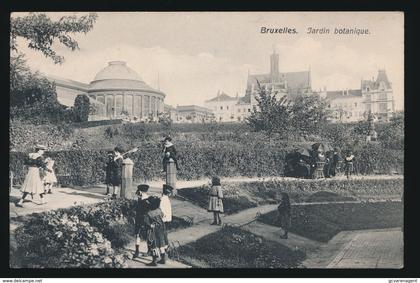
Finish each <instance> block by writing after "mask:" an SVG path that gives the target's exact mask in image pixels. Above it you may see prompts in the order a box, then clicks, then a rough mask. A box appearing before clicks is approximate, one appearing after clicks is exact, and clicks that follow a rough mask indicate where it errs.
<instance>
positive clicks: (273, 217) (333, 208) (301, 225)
mask: <svg viewBox="0 0 420 283" xmlns="http://www.w3.org/2000/svg"><path fill="white" fill-rule="evenodd" d="M403 211H404V209H403V203H402V202H396V201H395V202H394V201H388V202H372V203H369V202H363V203H329V204H308V205H294V206H292V227H291V229H290V231H291V232H292V233H295V234H298V235H300V236H303V237H306V238H309V239H313V240H316V241H320V242H328V241H329V240H330V239H331V238H333V237H334V236H335V235H336V234H338V233H339V232H341V231H345V230H365V229H384V228H394V227H402V226H403V218H404V217H403ZM259 220H260V221H261V222H263V223H266V224H270V225H274V226H280V225H279V222H278V215H277V211H272V212H269V213H267V214H263V215H262V216H261V217H260V219H259Z"/></svg>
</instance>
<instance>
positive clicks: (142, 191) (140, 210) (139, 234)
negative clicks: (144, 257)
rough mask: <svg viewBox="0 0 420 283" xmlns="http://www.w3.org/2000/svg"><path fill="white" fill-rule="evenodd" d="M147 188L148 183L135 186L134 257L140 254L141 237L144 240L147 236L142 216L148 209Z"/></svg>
mask: <svg viewBox="0 0 420 283" xmlns="http://www.w3.org/2000/svg"><path fill="white" fill-rule="evenodd" d="M148 190H149V186H148V185H145V184H142V185H138V186H137V191H136V195H137V197H138V199H137V205H136V222H135V228H134V233H135V234H136V251H135V253H134V257H138V256H139V254H140V252H139V247H140V242H141V239H143V240H146V238H147V235H146V227H145V226H144V216H145V215H146V213H147V212H148V211H149V203H148V198H149V195H148V194H147V191H148Z"/></svg>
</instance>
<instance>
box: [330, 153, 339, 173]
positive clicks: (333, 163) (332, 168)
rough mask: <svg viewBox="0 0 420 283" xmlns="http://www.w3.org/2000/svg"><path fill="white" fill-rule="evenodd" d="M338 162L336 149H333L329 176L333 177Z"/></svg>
mask: <svg viewBox="0 0 420 283" xmlns="http://www.w3.org/2000/svg"><path fill="white" fill-rule="evenodd" d="M339 161H340V155H339V154H338V148H336V147H335V148H334V153H333V156H332V158H331V167H330V176H333V177H335V175H336V170H337V166H338V162H339Z"/></svg>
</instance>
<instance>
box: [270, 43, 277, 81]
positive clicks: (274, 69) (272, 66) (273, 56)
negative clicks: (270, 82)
mask: <svg viewBox="0 0 420 283" xmlns="http://www.w3.org/2000/svg"><path fill="white" fill-rule="evenodd" d="M270 74H271V75H278V74H279V54H277V52H276V49H275V47H274V46H273V54H271V55H270Z"/></svg>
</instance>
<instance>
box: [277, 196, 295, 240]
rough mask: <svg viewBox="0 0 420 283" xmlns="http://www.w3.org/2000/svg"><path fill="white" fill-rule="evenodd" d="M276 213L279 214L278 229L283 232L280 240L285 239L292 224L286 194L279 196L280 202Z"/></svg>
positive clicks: (288, 200)
mask: <svg viewBox="0 0 420 283" xmlns="http://www.w3.org/2000/svg"><path fill="white" fill-rule="evenodd" d="M277 211H278V213H279V222H280V227H281V228H282V229H283V230H284V234H283V235H282V236H281V238H282V239H287V238H288V233H289V229H290V226H291V222H292V214H291V206H290V199H289V195H288V194H287V193H282V194H281V202H280V205H279V206H278V207H277Z"/></svg>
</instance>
